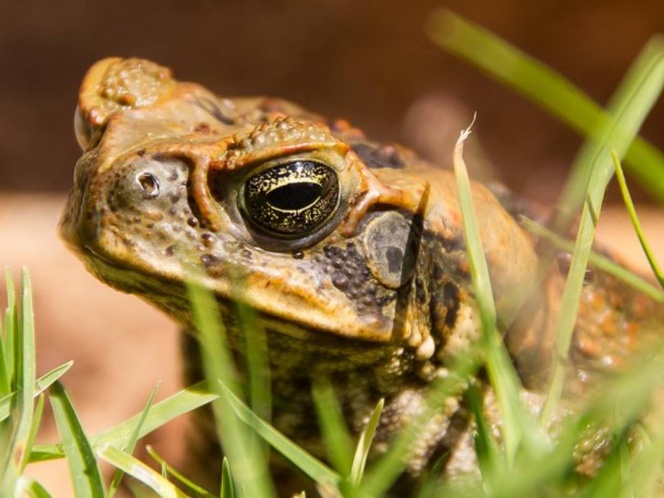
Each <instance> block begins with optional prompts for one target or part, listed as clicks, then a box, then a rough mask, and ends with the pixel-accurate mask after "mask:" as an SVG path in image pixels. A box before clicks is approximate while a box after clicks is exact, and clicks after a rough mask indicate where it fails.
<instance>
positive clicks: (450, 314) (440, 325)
mask: <svg viewBox="0 0 664 498" xmlns="http://www.w3.org/2000/svg"><path fill="white" fill-rule="evenodd" d="M429 314H430V316H431V324H432V327H433V328H434V329H436V330H439V331H442V330H444V329H449V328H452V327H454V324H455V323H456V321H457V315H458V314H459V289H458V287H457V286H456V285H454V284H453V283H452V282H446V283H445V285H443V287H442V289H438V291H437V292H435V293H434V294H433V295H432V296H431V300H430V302H429Z"/></svg>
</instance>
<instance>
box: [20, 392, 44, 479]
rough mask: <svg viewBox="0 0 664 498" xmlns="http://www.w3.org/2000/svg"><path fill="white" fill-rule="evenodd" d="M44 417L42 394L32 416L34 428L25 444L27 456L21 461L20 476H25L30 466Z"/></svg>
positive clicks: (31, 428)
mask: <svg viewBox="0 0 664 498" xmlns="http://www.w3.org/2000/svg"><path fill="white" fill-rule="evenodd" d="M43 415H44V395H43V394H40V395H39V396H38V397H37V405H36V406H35V411H34V413H33V415H32V426H31V427H30V432H29V433H28V437H27V439H26V442H25V454H24V456H23V458H22V459H21V462H20V464H19V468H18V473H19V475H22V474H23V471H24V470H25V466H26V465H27V464H28V461H29V458H30V453H31V452H32V446H33V445H34V443H35V439H36V438H37V432H38V431H39V426H40V424H41V420H42V416H43Z"/></svg>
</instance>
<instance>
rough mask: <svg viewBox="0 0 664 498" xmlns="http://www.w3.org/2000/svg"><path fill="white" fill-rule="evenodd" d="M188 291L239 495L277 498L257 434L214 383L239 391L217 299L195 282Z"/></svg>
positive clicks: (224, 448)
mask: <svg viewBox="0 0 664 498" xmlns="http://www.w3.org/2000/svg"><path fill="white" fill-rule="evenodd" d="M187 292H188V294H189V298H190V301H191V304H192V310H193V313H194V322H195V324H196V329H197V330H198V333H199V339H200V342H201V353H202V356H203V366H204V370H205V375H206V378H208V379H210V380H211V381H212V385H211V388H212V389H213V390H215V391H218V394H220V396H219V398H218V399H217V400H215V401H214V402H213V403H212V411H213V413H214V418H215V422H216V426H217V431H218V435H219V441H220V442H221V445H222V448H223V452H224V454H225V455H227V456H228V459H229V460H230V461H231V463H232V467H231V470H232V471H233V482H235V484H236V485H237V490H238V494H239V495H240V496H247V497H254V496H260V497H266V498H267V497H270V496H275V491H274V486H273V484H272V482H271V480H270V473H269V471H268V467H267V462H266V459H265V454H264V453H263V451H262V449H261V447H260V445H259V443H258V441H257V439H256V436H255V434H253V432H251V430H250V429H249V428H248V427H246V426H245V425H244V424H242V423H241V422H240V420H239V419H238V418H237V417H235V416H233V409H232V407H231V406H230V404H229V401H228V396H226V395H225V390H224V389H220V388H219V385H218V384H216V383H214V382H213V381H214V380H219V381H221V382H223V383H224V385H227V386H228V389H230V390H231V391H233V392H234V393H239V392H240V386H239V383H238V380H237V375H236V374H235V372H234V370H233V367H232V366H233V360H232V356H231V354H230V350H229V348H228V345H227V343H226V331H225V329H224V327H223V323H222V321H221V318H220V317H219V314H218V307H217V303H216V300H215V299H214V297H213V296H212V295H211V293H210V292H208V291H207V290H206V289H204V288H202V287H200V286H199V285H198V284H195V283H193V282H190V283H188V285H187Z"/></svg>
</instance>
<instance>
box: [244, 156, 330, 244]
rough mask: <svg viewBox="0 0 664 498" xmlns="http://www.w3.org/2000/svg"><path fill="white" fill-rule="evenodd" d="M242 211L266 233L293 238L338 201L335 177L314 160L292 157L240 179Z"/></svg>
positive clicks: (321, 220) (327, 216)
mask: <svg viewBox="0 0 664 498" xmlns="http://www.w3.org/2000/svg"><path fill="white" fill-rule="evenodd" d="M240 203H241V205H240V208H241V212H242V214H243V215H244V216H245V217H246V218H247V219H248V220H249V221H250V222H251V223H252V224H253V225H254V226H256V227H257V228H259V229H262V230H264V231H265V232H268V233H269V234H272V235H275V236H279V237H285V238H296V237H300V236H303V235H306V234H308V233H310V232H312V231H313V230H315V229H317V228H318V227H320V226H321V225H323V224H324V223H325V222H326V221H327V220H329V219H330V217H331V216H332V214H334V212H335V211H336V210H337V206H338V205H339V179H338V178H337V174H336V173H335V172H334V170H333V169H332V168H330V167H329V166H326V165H325V164H322V163H318V162H314V161H292V162H288V163H284V164H280V165H278V166H274V167H272V168H269V169H266V170H263V171H260V172H259V173H256V174H255V175H254V176H251V177H250V178H249V179H247V180H246V181H245V183H244V187H243V192H242V194H241V195H240Z"/></svg>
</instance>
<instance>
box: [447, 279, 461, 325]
mask: <svg viewBox="0 0 664 498" xmlns="http://www.w3.org/2000/svg"><path fill="white" fill-rule="evenodd" d="M443 303H444V304H445V308H447V314H446V315H445V325H447V326H448V327H452V326H453V325H454V324H455V323H456V320H457V315H458V313H459V288H458V287H457V286H456V285H454V284H453V283H451V282H448V283H446V284H445V287H443Z"/></svg>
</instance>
